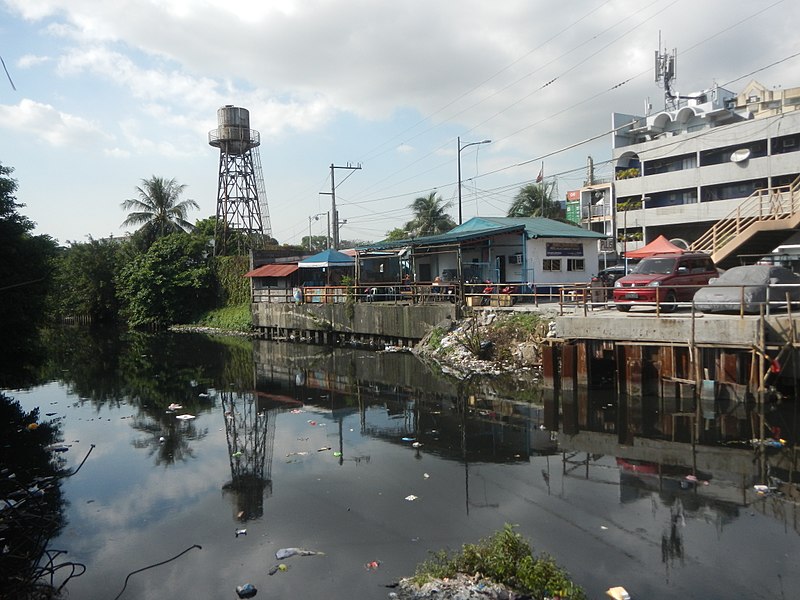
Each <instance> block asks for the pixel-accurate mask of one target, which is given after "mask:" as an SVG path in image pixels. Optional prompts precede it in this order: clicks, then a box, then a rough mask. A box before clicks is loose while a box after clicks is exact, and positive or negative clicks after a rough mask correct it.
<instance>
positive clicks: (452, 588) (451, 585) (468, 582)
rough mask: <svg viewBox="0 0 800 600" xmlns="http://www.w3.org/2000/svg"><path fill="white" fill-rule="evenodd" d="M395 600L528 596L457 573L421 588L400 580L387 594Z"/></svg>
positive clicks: (481, 599)
mask: <svg viewBox="0 0 800 600" xmlns="http://www.w3.org/2000/svg"><path fill="white" fill-rule="evenodd" d="M389 598H394V599H397V600H525V599H527V598H530V596H528V595H524V594H517V593H516V592H514V591H513V590H510V589H509V588H507V587H506V586H504V585H501V584H499V583H495V582H493V581H489V580H487V579H483V578H482V577H480V576H470V575H465V574H463V573H459V574H458V575H457V576H455V577H451V578H447V579H434V580H432V581H429V582H427V583H425V584H423V585H421V586H418V585H416V584H414V583H413V582H412V580H411V578H406V579H402V580H401V581H400V582H399V584H398V586H397V589H396V590H395V591H393V592H391V593H390V594H389Z"/></svg>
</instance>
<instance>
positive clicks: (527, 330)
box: [485, 312, 549, 360]
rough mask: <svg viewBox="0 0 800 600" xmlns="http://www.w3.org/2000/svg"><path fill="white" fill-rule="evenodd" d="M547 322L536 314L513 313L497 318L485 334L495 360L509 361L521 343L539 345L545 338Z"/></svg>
mask: <svg viewBox="0 0 800 600" xmlns="http://www.w3.org/2000/svg"><path fill="white" fill-rule="evenodd" d="M548 324H549V321H548V320H547V319H545V318H543V317H542V316H541V315H539V314H537V313H525V312H515V313H511V314H509V315H508V316H504V317H502V318H498V319H497V320H495V322H494V323H492V324H491V326H490V327H488V330H487V331H486V332H485V336H486V339H488V340H489V341H491V342H492V344H493V345H494V358H495V360H511V359H512V358H513V350H514V349H515V348H516V347H517V346H518V345H519V344H521V343H523V342H534V343H536V344H540V343H541V341H542V340H543V339H544V338H545V337H546V336H547V328H548Z"/></svg>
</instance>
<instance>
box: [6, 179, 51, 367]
mask: <svg viewBox="0 0 800 600" xmlns="http://www.w3.org/2000/svg"><path fill="white" fill-rule="evenodd" d="M13 172H14V169H12V168H11V167H6V166H4V165H3V164H2V163H0V306H2V310H0V331H2V332H3V343H2V344H0V363H2V364H3V366H4V367H8V366H10V365H11V364H12V363H13V364H18V362H19V360H21V357H22V356H25V355H27V354H28V352H27V350H28V349H29V347H30V343H31V338H32V337H33V335H34V334H35V333H36V331H37V328H38V326H39V325H41V324H42V323H43V322H44V319H45V311H44V306H45V301H46V298H47V290H48V287H49V283H50V275H51V270H52V261H53V258H54V257H55V255H56V253H57V250H58V246H57V244H56V242H55V240H53V239H52V238H51V237H50V236H47V235H38V236H35V235H31V231H32V230H33V228H34V223H33V221H31V220H30V219H28V218H27V217H25V216H23V215H21V214H20V213H19V210H18V209H20V208H22V207H23V206H24V204H18V203H17V198H16V196H15V195H14V194H15V192H16V191H17V182H16V180H15V179H12V178H11V174H12V173H13ZM8 372H9V373H10V372H11V369H9V370H8Z"/></svg>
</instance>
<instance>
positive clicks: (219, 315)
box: [197, 303, 253, 331]
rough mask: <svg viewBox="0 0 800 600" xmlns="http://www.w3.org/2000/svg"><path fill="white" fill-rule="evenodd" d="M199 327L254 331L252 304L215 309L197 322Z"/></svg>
mask: <svg viewBox="0 0 800 600" xmlns="http://www.w3.org/2000/svg"><path fill="white" fill-rule="evenodd" d="M197 325H201V326H203V327H215V328H217V329H225V330H227V331H251V330H252V329H253V317H252V315H251V313H250V304H249V303H246V304H237V305H235V306H226V307H224V308H215V309H214V310H210V311H208V312H207V313H205V314H203V315H202V316H201V317H200V318H199V319H198V320H197Z"/></svg>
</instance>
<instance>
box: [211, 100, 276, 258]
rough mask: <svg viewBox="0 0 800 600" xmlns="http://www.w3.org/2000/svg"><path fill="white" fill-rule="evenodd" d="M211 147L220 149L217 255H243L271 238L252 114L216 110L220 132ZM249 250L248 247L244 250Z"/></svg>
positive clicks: (214, 132)
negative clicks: (232, 251) (233, 251)
mask: <svg viewBox="0 0 800 600" xmlns="http://www.w3.org/2000/svg"><path fill="white" fill-rule="evenodd" d="M208 143H209V144H210V145H211V146H213V147H215V148H219V185H218V189H217V221H216V227H215V231H214V240H215V253H216V254H226V253H228V250H234V248H233V245H234V244H235V245H236V248H235V250H236V251H237V252H239V253H244V252H246V251H248V250H250V249H253V248H261V247H263V246H264V243H265V242H266V241H268V240H270V239H271V238H272V227H271V225H270V219H269V208H268V206H267V193H266V190H265V188H264V175H263V171H262V169H261V157H260V156H259V153H258V146H259V145H260V143H261V138H260V136H259V133H258V131H255V130H254V129H250V111H248V110H247V109H246V108H241V107H239V106H232V105H230V104H229V105H226V106H223V107H221V108H220V109H219V110H217V128H216V129H212V130H211V131H210V132H209V133H208ZM245 246H246V247H245Z"/></svg>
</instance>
